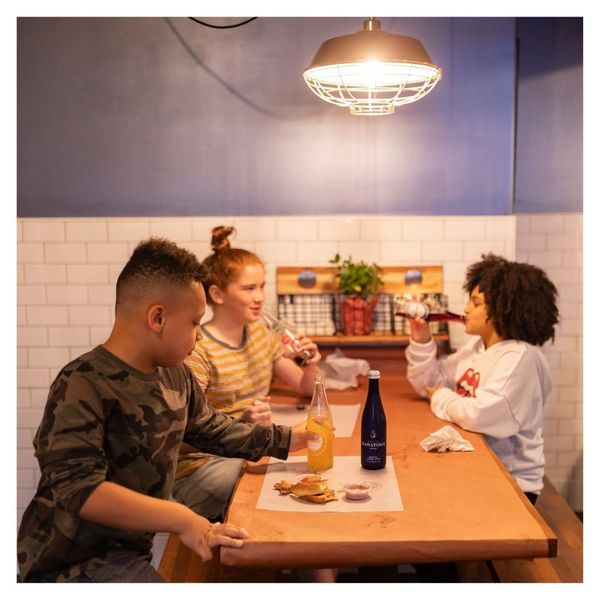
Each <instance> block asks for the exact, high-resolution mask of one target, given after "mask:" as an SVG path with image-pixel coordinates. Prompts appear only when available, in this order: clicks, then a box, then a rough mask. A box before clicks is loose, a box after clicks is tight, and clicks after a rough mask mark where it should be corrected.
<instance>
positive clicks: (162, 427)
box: [18, 239, 306, 582]
mask: <svg viewBox="0 0 600 600" xmlns="http://www.w3.org/2000/svg"><path fill="white" fill-rule="evenodd" d="M203 275H204V273H203V267H202V266H201V265H200V263H199V262H198V261H197V259H196V257H195V256H194V255H193V254H192V253H190V252H188V251H186V250H184V249H182V248H178V247H177V246H176V245H175V244H174V243H172V242H168V241H166V240H160V239H150V240H148V241H146V242H142V243H140V244H139V245H138V246H137V248H136V249H135V251H134V253H133V255H132V256H131V258H130V259H129V262H128V263H127V265H126V266H125V268H124V269H123V271H122V272H121V274H120V276H119V278H118V281H117V299H116V310H115V316H116V318H115V325H114V327H113V330H112V332H111V335H110V337H109V339H108V340H107V341H106V342H105V343H104V344H103V345H101V346H98V347H96V348H95V349H93V350H92V351H90V352H88V353H86V354H84V355H83V356H80V357H79V358H77V359H76V360H74V361H72V362H71V363H69V364H68V365H66V366H65V367H64V368H63V369H62V371H61V372H60V373H59V374H58V376H57V377H56V379H55V381H54V383H53V384H52V387H51V389H50V393H49V396H48V402H47V405H46V409H45V412H44V416H43V419H42V423H41V425H40V427H39V429H38V431H37V433H36V436H35V439H34V446H35V450H36V456H37V458H38V461H39V463H40V468H41V479H40V482H39V485H38V489H37V492H36V495H35V497H34V498H33V500H32V501H31V503H30V505H29V506H28V508H27V510H26V511H25V514H24V515H23V519H22V521H21V526H20V528H19V534H18V562H19V570H20V575H21V578H22V580H23V581H47V582H48V581H70V582H74V581H77V582H108V581H111V582H115V581H121V582H125V581H138V582H139V581H146V582H150V581H164V580H163V579H162V577H161V576H160V575H159V574H158V573H157V572H156V571H155V570H154V568H153V567H152V566H151V565H150V559H151V546H152V538H153V534H154V532H156V531H168V532H172V533H175V534H177V535H178V536H179V538H180V540H181V542H182V543H183V544H185V545H186V546H188V547H189V548H190V549H192V550H193V551H195V552H196V553H198V554H199V555H200V556H201V557H202V558H203V559H204V560H208V559H209V558H210V557H211V548H215V547H217V546H220V545H223V546H230V547H241V546H242V545H243V539H244V538H246V537H248V533H247V532H246V531H245V530H244V529H243V528H241V527H238V526H236V525H233V524H229V523H223V524H221V523H214V524H211V523H209V522H208V521H207V520H206V519H205V518H204V517H201V516H199V515H197V514H196V513H194V512H193V511H192V510H190V509H189V508H187V507H186V506H184V505H183V504H179V503H176V502H170V501H169V500H168V498H169V496H170V493H171V488H172V484H173V477H174V473H175V467H176V463H177V456H178V451H179V446H180V444H181V443H182V442H183V441H185V442H186V443H188V444H190V445H192V446H194V447H196V448H198V449H200V450H202V451H205V452H210V453H213V454H219V455H223V456H232V457H241V458H245V459H248V460H258V459H259V458H261V457H262V456H265V455H270V456H275V457H277V458H283V459H285V458H287V455H288V451H294V450H299V449H300V448H303V447H305V446H306V434H304V433H299V432H296V431H292V430H290V428H289V427H282V426H274V425H271V426H269V427H262V426H259V425H251V424H249V423H246V422H244V421H240V420H238V419H234V418H232V417H229V416H226V415H224V414H221V413H218V412H215V411H214V410H213V409H212V408H210V407H209V406H208V404H207V403H206V400H205V398H204V395H203V393H202V391H201V389H200V388H199V387H198V385H197V384H196V383H195V380H194V377H193V376H192V375H191V374H190V372H189V371H188V369H187V367H185V366H183V360H184V359H185V357H186V356H187V355H188V354H189V353H190V352H191V351H192V349H193V348H194V345H195V343H196V342H197V341H198V339H199V338H200V333H199V325H200V320H201V318H202V316H203V313H204V310H205V306H206V299H205V294H204V290H203V287H202V281H203V279H204V276H203Z"/></svg>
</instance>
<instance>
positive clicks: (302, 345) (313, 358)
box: [298, 336, 322, 367]
mask: <svg viewBox="0 0 600 600" xmlns="http://www.w3.org/2000/svg"><path fill="white" fill-rule="evenodd" d="M298 351H299V354H300V355H301V356H306V355H308V356H309V358H305V359H304V360H303V361H302V364H301V366H303V367H307V366H308V365H318V364H319V363H320V362H321V358H322V357H321V353H320V352H319V347H318V346H317V344H315V342H313V341H312V340H311V339H310V338H307V337H305V336H302V337H301V338H300V339H299V340H298Z"/></svg>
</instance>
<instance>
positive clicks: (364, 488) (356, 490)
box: [344, 481, 373, 500]
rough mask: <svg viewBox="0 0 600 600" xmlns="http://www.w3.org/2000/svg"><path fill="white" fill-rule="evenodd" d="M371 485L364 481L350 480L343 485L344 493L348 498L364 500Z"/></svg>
mask: <svg viewBox="0 0 600 600" xmlns="http://www.w3.org/2000/svg"><path fill="white" fill-rule="evenodd" d="M372 487H373V486H371V484H369V483H366V482H364V481H351V482H349V483H347V484H346V485H345V486H344V494H345V495H346V498H348V500H365V499H366V498H368V497H369V492H370V491H371V489H372Z"/></svg>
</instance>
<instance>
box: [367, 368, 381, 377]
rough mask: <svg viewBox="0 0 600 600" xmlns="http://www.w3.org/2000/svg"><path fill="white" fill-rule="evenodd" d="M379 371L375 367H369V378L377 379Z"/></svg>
mask: <svg viewBox="0 0 600 600" xmlns="http://www.w3.org/2000/svg"><path fill="white" fill-rule="evenodd" d="M379 376H380V373H379V371H376V370H375V369H371V370H370V371H369V379H379Z"/></svg>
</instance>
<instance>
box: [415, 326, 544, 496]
mask: <svg viewBox="0 0 600 600" xmlns="http://www.w3.org/2000/svg"><path fill="white" fill-rule="evenodd" d="M436 352H437V346H436V343H435V341H434V340H433V339H432V340H430V341H429V342H426V343H424V344H421V343H418V342H415V341H413V340H411V341H410V344H409V346H408V348H407V349H406V359H407V361H408V370H407V376H408V380H409V381H410V383H411V384H412V386H413V387H414V388H415V390H416V391H417V393H419V394H420V395H421V396H424V397H427V394H426V393H425V390H424V388H425V386H428V387H437V386H442V387H441V388H440V389H439V390H437V391H436V392H434V394H433V395H432V397H431V410H432V412H433V414H434V415H435V416H436V417H438V418H439V419H443V420H445V421H451V422H453V423H456V424H457V425H459V426H460V427H462V428H463V429H466V430H468V431H476V432H478V433H482V434H484V437H485V439H486V441H487V443H488V444H489V445H490V447H491V448H492V449H493V450H494V452H495V453H496V455H497V456H498V458H499V459H500V460H501V461H502V463H503V464H504V466H505V467H506V469H507V470H508V472H509V473H511V475H512V476H513V477H514V478H515V480H516V482H517V484H518V485H519V487H520V488H521V489H522V490H523V491H524V492H532V493H535V494H539V493H540V492H541V490H542V487H543V481H542V480H543V477H544V463H545V461H544V440H543V437H542V425H543V404H544V402H545V400H546V398H547V396H548V394H549V393H550V390H551V388H552V383H551V380H550V369H549V367H548V363H547V361H546V358H545V356H544V355H543V354H542V352H541V350H540V349H539V348H537V347H535V346H532V345H531V344H528V343H527V342H519V341H515V340H505V341H503V342H498V343H496V344H494V345H493V346H491V347H490V348H489V349H487V350H486V348H485V346H484V345H483V341H482V340H481V338H480V337H476V338H474V339H473V340H470V341H469V342H468V343H467V344H466V345H465V346H464V347H463V348H461V349H460V350H459V351H458V352H455V353H454V354H451V355H450V356H448V357H445V358H442V359H437V358H436Z"/></svg>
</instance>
